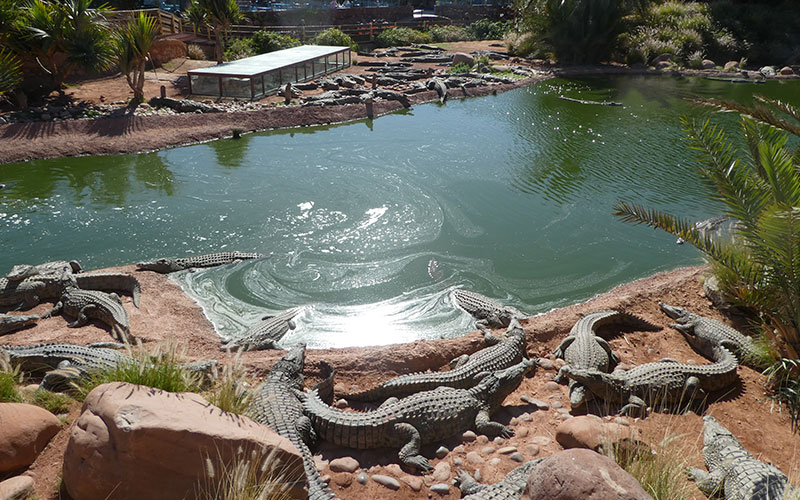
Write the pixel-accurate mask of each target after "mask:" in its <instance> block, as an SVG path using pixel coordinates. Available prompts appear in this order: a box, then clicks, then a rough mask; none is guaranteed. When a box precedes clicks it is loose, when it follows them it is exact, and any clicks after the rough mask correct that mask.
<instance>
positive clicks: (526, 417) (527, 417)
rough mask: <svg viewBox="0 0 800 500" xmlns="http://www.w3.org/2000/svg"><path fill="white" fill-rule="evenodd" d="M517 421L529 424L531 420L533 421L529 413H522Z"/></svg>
mask: <svg viewBox="0 0 800 500" xmlns="http://www.w3.org/2000/svg"><path fill="white" fill-rule="evenodd" d="M519 419H520V420H522V421H523V422H530V421H531V420H533V417H532V416H531V414H530V413H523V414H522V415H520V416H519Z"/></svg>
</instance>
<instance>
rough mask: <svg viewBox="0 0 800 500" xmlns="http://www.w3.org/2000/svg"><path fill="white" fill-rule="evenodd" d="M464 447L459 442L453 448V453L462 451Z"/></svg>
mask: <svg viewBox="0 0 800 500" xmlns="http://www.w3.org/2000/svg"><path fill="white" fill-rule="evenodd" d="M465 449H466V448H464V445H463V444H460V445H458V446H456V447H455V448H453V453H464V450H465Z"/></svg>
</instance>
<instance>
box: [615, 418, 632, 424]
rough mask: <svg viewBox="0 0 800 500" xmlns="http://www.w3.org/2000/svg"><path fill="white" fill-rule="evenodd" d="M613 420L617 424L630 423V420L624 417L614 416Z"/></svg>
mask: <svg viewBox="0 0 800 500" xmlns="http://www.w3.org/2000/svg"><path fill="white" fill-rule="evenodd" d="M614 422H615V423H617V424H619V425H631V422H630V420H628V419H627V418H625V417H616V418H615V419H614Z"/></svg>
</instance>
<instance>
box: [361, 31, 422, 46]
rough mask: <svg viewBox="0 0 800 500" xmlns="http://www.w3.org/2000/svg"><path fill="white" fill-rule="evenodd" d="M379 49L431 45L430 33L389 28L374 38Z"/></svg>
mask: <svg viewBox="0 0 800 500" xmlns="http://www.w3.org/2000/svg"><path fill="white" fill-rule="evenodd" d="M375 41H376V42H377V43H378V46H379V47H400V46H403V45H411V44H413V43H433V36H431V34H430V33H425V32H424V31H419V30H415V29H411V28H389V29H387V30H383V31H381V33H380V35H378V36H377V37H375Z"/></svg>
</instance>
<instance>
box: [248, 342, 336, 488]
mask: <svg viewBox="0 0 800 500" xmlns="http://www.w3.org/2000/svg"><path fill="white" fill-rule="evenodd" d="M305 350H306V346H305V345H304V344H300V345H297V346H295V347H293V348H292V349H291V350H290V351H289V352H288V354H286V355H285V356H284V357H283V358H281V359H280V360H279V361H278V362H277V363H275V365H274V366H273V367H272V370H271V371H270V372H269V375H267V377H266V378H265V379H264V382H263V383H262V384H261V385H260V386H258V388H257V389H256V390H255V396H254V397H253V400H252V402H251V403H250V406H249V407H248V409H247V414H248V415H249V416H250V417H251V418H252V419H253V420H255V421H256V422H258V423H260V424H264V425H267V426H269V427H270V428H271V429H272V430H274V431H275V432H277V433H278V434H279V435H281V436H283V437H285V438H286V439H288V440H289V441H291V442H292V444H293V445H295V446H296V447H297V449H298V450H299V451H300V455H301V457H302V458H303V468H304V469H305V473H306V478H307V479H308V498H309V500H323V499H331V498H336V497H335V495H334V494H333V492H332V491H331V490H330V489H328V486H327V485H326V484H325V482H323V481H322V479H321V478H320V475H319V472H318V471H317V467H316V466H315V465H314V456H313V455H312V454H311V451H310V450H309V448H308V446H309V444H308V443H311V442H313V441H314V435H313V434H314V430H313V428H312V426H311V421H310V420H309V419H308V417H306V416H305V415H303V404H302V403H301V402H300V400H299V399H298V397H297V395H296V394H295V391H296V390H301V389H302V388H303V364H304V362H305ZM332 375H333V373H332V372H331V376H332Z"/></svg>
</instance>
